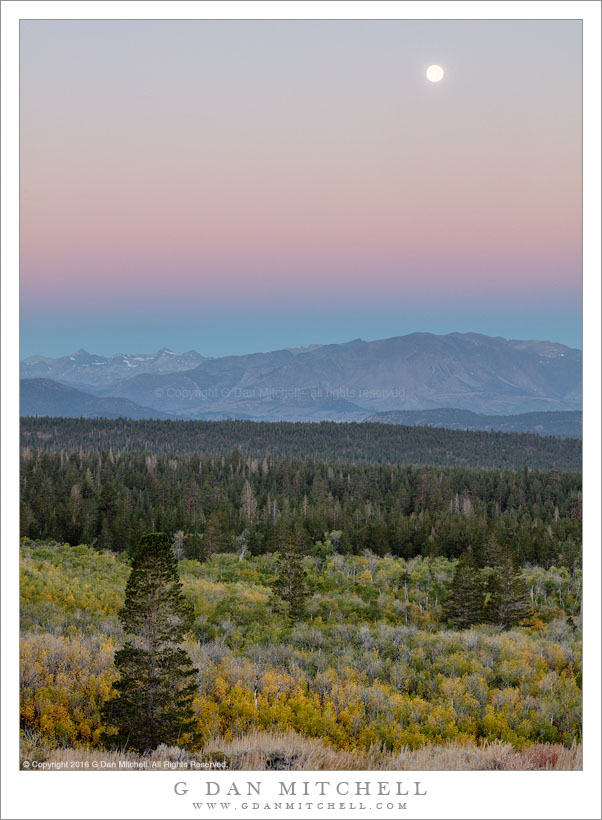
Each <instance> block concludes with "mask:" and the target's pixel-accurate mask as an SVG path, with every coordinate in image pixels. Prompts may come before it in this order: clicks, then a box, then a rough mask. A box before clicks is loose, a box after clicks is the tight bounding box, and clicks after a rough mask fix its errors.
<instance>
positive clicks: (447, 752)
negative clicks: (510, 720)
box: [21, 732, 583, 771]
mask: <svg viewBox="0 0 602 820" xmlns="http://www.w3.org/2000/svg"><path fill="white" fill-rule="evenodd" d="M21 760H22V766H23V762H24V761H26V760H28V761H29V763H30V767H31V762H32V761H33V760H36V761H37V767H44V768H58V769H67V770H73V769H81V768H87V769H88V770H90V769H97V770H99V771H102V770H107V771H116V770H131V769H149V770H152V769H153V764H155V767H154V768H155V770H156V769H157V768H170V769H171V768H173V769H174V770H186V769H192V768H194V769H201V768H203V769H211V768H213V769H223V768H226V769H233V770H246V771H265V770H269V769H272V770H283V771H316V770H344V771H348V770H353V769H356V770H359V771H369V770H381V771H479V770H480V771H486V770H489V771H491V770H500V771H534V770H548V771H579V770H581V769H582V766H583V760H582V747H581V746H580V745H578V744H574V745H573V746H572V747H571V748H570V749H567V748H566V747H564V746H561V745H559V744H536V745H533V746H529V747H527V748H525V749H523V750H522V751H516V750H515V749H514V748H513V747H512V746H511V745H510V744H509V743H502V742H499V741H496V742H493V743H488V742H486V743H483V744H482V745H480V746H476V745H475V744H470V743H453V742H452V743H448V744H445V745H441V746H425V747H423V748H422V749H418V750H415V751H411V750H409V749H408V750H403V751H401V752H395V753H392V752H388V751H386V750H383V749H381V748H378V747H372V748H371V749H369V750H368V751H367V752H363V753H362V752H351V751H336V750H335V749H333V748H331V747H330V746H328V745H327V744H326V743H324V742H322V741H321V740H319V739H316V738H306V737H302V736H301V735H298V734H296V733H295V732H287V733H269V732H251V733H249V734H247V735H245V736H244V737H239V738H235V739H234V740H230V741H226V740H224V739H223V738H213V739H212V740H210V741H209V742H208V743H207V744H206V745H205V747H204V748H203V750H202V751H201V752H197V753H189V752H186V751H185V750H183V749H180V748H178V747H177V746H159V747H158V748H157V749H155V750H154V751H153V752H152V753H149V754H146V755H137V754H133V753H131V752H130V753H125V752H123V753H120V752H107V751H99V750H89V749H84V748H78V749H67V748H64V749H63V748H61V749H54V750H49V749H48V748H46V747H44V748H42V747H40V746H39V745H38V746H37V747H36V743H35V738H32V737H31V736H30V737H29V738H23V741H22V749H21ZM86 764H87V765H86Z"/></svg>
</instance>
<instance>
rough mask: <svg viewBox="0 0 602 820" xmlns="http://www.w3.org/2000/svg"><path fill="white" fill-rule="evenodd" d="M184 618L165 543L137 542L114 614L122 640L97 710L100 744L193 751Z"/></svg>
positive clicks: (159, 537) (151, 538)
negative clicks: (108, 691)
mask: <svg viewBox="0 0 602 820" xmlns="http://www.w3.org/2000/svg"><path fill="white" fill-rule="evenodd" d="M192 614H193V613H192V607H191V606H190V604H189V603H188V602H187V601H186V600H185V598H184V596H183V594H182V584H181V583H180V580H179V577H178V564H177V560H176V558H175V556H174V553H173V550H172V547H171V544H170V540H169V538H168V536H167V535H166V534H165V533H152V534H150V535H144V536H143V537H142V538H141V539H140V542H139V544H138V547H137V549H136V551H135V552H134V555H133V560H132V570H131V573H130V576H129V579H128V582H127V586H126V594H125V604H124V607H123V609H122V610H121V611H120V613H119V619H120V621H121V623H122V625H123V629H124V631H125V634H126V641H125V644H124V645H123V647H122V648H121V649H120V650H119V651H118V652H116V653H115V665H116V667H117V669H118V670H119V674H120V678H119V680H118V681H117V683H116V684H115V690H116V695H115V696H114V697H113V698H112V699H110V700H109V701H107V703H106V704H105V706H104V708H103V717H104V721H105V723H106V724H107V726H108V727H111V729H109V730H108V732H107V735H106V736H105V741H106V742H107V744H108V745H111V746H116V747H119V748H128V749H134V750H136V751H138V752H144V751H146V750H148V749H154V748H156V747H157V746H158V745H159V744H160V743H166V744H168V745H179V746H192V745H194V744H195V742H196V740H197V738H196V734H195V721H194V714H193V710H192V701H193V698H194V694H195V692H196V689H197V683H196V679H197V675H198V670H197V669H195V668H194V667H193V665H192V662H191V660H190V658H189V657H188V654H187V653H186V652H185V651H184V649H183V648H182V646H181V643H182V639H183V637H184V634H185V632H187V631H188V629H190V626H191V623H192ZM115 730H116V732H115ZM111 731H112V733H111Z"/></svg>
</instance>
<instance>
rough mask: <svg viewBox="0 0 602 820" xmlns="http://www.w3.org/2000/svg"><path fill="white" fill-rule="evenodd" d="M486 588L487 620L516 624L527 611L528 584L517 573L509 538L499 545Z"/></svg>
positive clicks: (500, 623) (502, 623) (517, 568)
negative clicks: (493, 567)
mask: <svg viewBox="0 0 602 820" xmlns="http://www.w3.org/2000/svg"><path fill="white" fill-rule="evenodd" d="M489 588H490V590H491V598H490V600H489V604H488V606H487V611H488V616H487V619H488V620H489V621H492V622H493V623H496V624H499V625H500V626H503V627H505V628H506V629H507V628H509V627H511V626H516V625H517V624H518V623H520V622H521V621H522V620H523V618H526V617H527V616H528V615H529V613H530V612H531V604H530V600H529V587H528V585H527V582H526V581H525V580H524V579H523V577H522V576H521V572H520V567H519V566H518V563H517V561H516V557H515V554H514V550H513V549H512V544H510V542H506V543H505V544H504V545H503V546H502V547H501V548H500V551H499V558H498V561H497V564H496V566H495V569H494V572H493V575H492V576H491V578H490V579H489Z"/></svg>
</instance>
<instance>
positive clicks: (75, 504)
mask: <svg viewBox="0 0 602 820" xmlns="http://www.w3.org/2000/svg"><path fill="white" fill-rule="evenodd" d="M88 424H90V422H88ZM21 531H22V534H23V535H24V536H27V537H29V538H53V539H56V540H60V541H64V542H68V543H71V544H78V543H89V544H95V545H96V546H97V547H99V548H103V549H112V550H116V551H123V550H126V549H127V548H128V545H133V544H135V543H137V541H138V539H139V538H140V536H141V535H142V534H143V533H145V532H155V531H165V532H168V533H170V534H171V535H173V534H174V533H175V532H178V531H181V532H182V533H183V534H185V535H186V540H185V543H184V546H183V549H184V554H188V555H190V556H191V557H198V558H202V559H204V560H206V559H207V558H208V557H209V556H210V555H211V554H212V553H214V552H224V551H234V552H238V553H241V552H242V553H243V554H244V553H245V552H246V551H248V552H250V553H252V554H260V553H265V552H273V551H277V550H279V549H281V547H282V545H283V544H285V543H286V542H287V541H288V540H289V539H291V538H293V537H295V538H296V537H297V534H299V533H300V537H301V539H302V541H303V542H304V543H305V544H307V545H311V544H313V543H315V542H317V541H320V540H322V539H323V538H324V534H325V533H330V532H334V533H336V535H335V536H333V537H335V539H336V547H337V549H338V550H339V551H340V552H342V553H362V552H363V551H365V550H371V551H373V552H374V553H375V554H377V555H386V554H387V553H390V554H392V555H394V556H402V557H404V558H411V557H413V556H417V555H423V556H440V555H442V556H447V557H450V558H451V557H455V556H458V555H460V554H461V553H462V552H463V551H464V550H466V549H467V548H468V547H472V548H473V550H475V551H476V552H482V551H485V550H486V549H487V548H488V546H487V545H488V544H490V543H495V544H497V545H503V544H504V543H505V542H506V541H510V542H511V543H512V544H513V545H514V548H515V550H516V554H517V556H518V558H519V560H520V561H521V563H524V562H534V563H539V564H542V565H544V566H549V565H551V564H553V563H562V564H565V565H566V566H570V567H572V566H573V565H574V564H575V562H578V561H579V559H580V549H581V475H580V474H579V473H569V472H562V471H559V470H556V469H554V470H551V471H528V470H526V469H525V470H521V471H519V472H514V471H509V470H474V469H467V468H459V467H455V468H443V467H431V468H426V467H423V468H420V467H412V466H400V465H397V466H395V465H370V464H347V465H344V464H335V463H332V462H328V461H300V460H298V459H292V458H288V459H276V458H273V457H271V456H266V457H264V458H263V459H255V458H251V457H249V456H246V457H245V456H243V455H242V454H241V453H240V452H239V451H234V452H233V453H231V454H230V455H228V456H225V455H213V456H200V455H194V456H193V455H188V456H183V455H172V456H167V455H154V454H149V453H147V454H143V453H131V452H130V453H120V452H114V451H113V450H109V451H104V452H99V453H90V452H86V451H83V450H82V451H78V452H65V451H61V452H60V453H45V452H40V451H38V450H32V449H30V448H25V449H24V450H23V453H22V466H21Z"/></svg>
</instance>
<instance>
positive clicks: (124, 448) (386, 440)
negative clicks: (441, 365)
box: [21, 417, 582, 470]
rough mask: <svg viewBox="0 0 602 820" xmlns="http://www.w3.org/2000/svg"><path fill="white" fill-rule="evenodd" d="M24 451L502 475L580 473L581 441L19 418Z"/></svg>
mask: <svg viewBox="0 0 602 820" xmlns="http://www.w3.org/2000/svg"><path fill="white" fill-rule="evenodd" d="M21 441H22V445H23V446H27V447H34V448H36V449H43V450H48V451H57V450H79V449H80V448H82V449H84V450H88V451H90V450H93V451H102V450H108V449H109V448H112V449H113V452H115V453H117V452H136V451H137V452H140V451H142V452H152V453H155V454H159V453H164V454H177V453H181V454H192V453H198V454H201V455H207V454H210V453H219V454H225V455H229V454H230V453H231V452H232V451H233V450H235V449H238V450H240V452H241V453H242V454H243V455H245V456H251V457H254V458H263V457H264V455H265V454H267V453H269V454H271V455H272V456H274V457H277V458H282V459H288V458H297V459H325V460H328V461H331V462H333V463H335V462H336V463H337V464H343V463H354V462H360V461H367V462H373V463H378V464H400V463H406V464H418V465H447V466H454V465H457V466H471V467H490V468H499V469H502V468H504V469H521V468H523V467H525V466H528V467H530V468H532V469H543V470H545V469H552V468H553V467H556V468H558V469H559V470H580V469H581V450H582V448H581V441H580V440H578V439H570V438H569V439H561V438H557V437H555V436H539V435H537V434H535V433H500V432H478V431H465V430H446V429H444V428H436V427H405V426H402V425H397V424H378V423H372V422H361V423H356V422H350V423H339V422H331V421H325V422H320V423H311V422H307V423H306V422H284V421H283V422H254V421H239V420H227V421H158V420H152V419H141V420H132V419H115V420H112V419H84V418H80V419H73V418H46V417H44V418H37V417H36V418H23V419H21Z"/></svg>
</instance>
